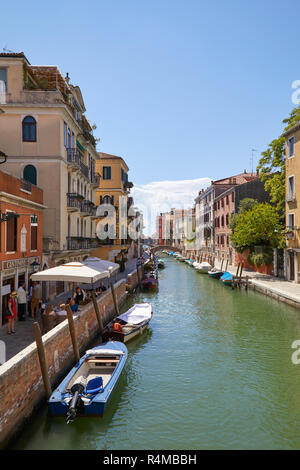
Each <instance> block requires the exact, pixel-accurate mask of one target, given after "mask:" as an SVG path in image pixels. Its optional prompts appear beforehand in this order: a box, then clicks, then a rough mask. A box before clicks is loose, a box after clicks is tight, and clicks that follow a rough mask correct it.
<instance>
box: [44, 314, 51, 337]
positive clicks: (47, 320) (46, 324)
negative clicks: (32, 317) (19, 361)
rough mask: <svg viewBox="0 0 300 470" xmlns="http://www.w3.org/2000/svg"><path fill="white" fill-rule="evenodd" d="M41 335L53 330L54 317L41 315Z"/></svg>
mask: <svg viewBox="0 0 300 470" xmlns="http://www.w3.org/2000/svg"><path fill="white" fill-rule="evenodd" d="M42 325H43V334H45V333H48V331H50V330H52V328H54V315H45V314H44V315H42Z"/></svg>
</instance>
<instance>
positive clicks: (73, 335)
mask: <svg viewBox="0 0 300 470" xmlns="http://www.w3.org/2000/svg"><path fill="white" fill-rule="evenodd" d="M62 307H63V306H62ZM64 308H65V309H66V311H67V318H68V323H69V330H70V335H71V340H72V346H73V351H74V356H75V360H76V362H79V359H80V356H79V348H78V343H77V338H76V330H75V324H74V318H73V313H72V310H71V307H70V305H64Z"/></svg>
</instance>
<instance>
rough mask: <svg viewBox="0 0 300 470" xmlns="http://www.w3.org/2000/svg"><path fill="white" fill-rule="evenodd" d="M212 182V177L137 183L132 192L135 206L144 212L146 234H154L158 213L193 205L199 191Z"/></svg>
mask: <svg viewBox="0 0 300 470" xmlns="http://www.w3.org/2000/svg"><path fill="white" fill-rule="evenodd" d="M210 183H211V179H210V178H197V179H192V180H181V181H153V182H152V183H147V184H142V185H138V184H137V185H135V186H134V187H133V188H132V190H131V194H132V196H133V198H134V204H135V206H136V207H138V208H139V209H140V210H141V211H142V212H143V215H144V222H145V226H146V228H145V230H144V232H145V234H146V235H152V234H153V233H154V232H155V219H156V215H157V214H159V213H160V212H166V211H169V210H170V209H171V208H173V207H174V208H176V209H181V208H182V209H187V208H189V207H192V206H193V204H194V199H195V197H196V196H197V194H198V192H199V191H200V190H201V189H205V188H206V187H207V186H209V185H210Z"/></svg>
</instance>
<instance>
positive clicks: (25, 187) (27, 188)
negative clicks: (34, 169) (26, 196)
mask: <svg viewBox="0 0 300 470" xmlns="http://www.w3.org/2000/svg"><path fill="white" fill-rule="evenodd" d="M21 189H23V191H27V192H28V193H31V183H30V181H27V180H23V179H21Z"/></svg>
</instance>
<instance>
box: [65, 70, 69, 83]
mask: <svg viewBox="0 0 300 470" xmlns="http://www.w3.org/2000/svg"><path fill="white" fill-rule="evenodd" d="M65 80H66V82H67V84H68V85H69V82H70V77H69V72H67V75H66V76H65Z"/></svg>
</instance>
